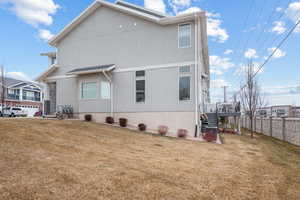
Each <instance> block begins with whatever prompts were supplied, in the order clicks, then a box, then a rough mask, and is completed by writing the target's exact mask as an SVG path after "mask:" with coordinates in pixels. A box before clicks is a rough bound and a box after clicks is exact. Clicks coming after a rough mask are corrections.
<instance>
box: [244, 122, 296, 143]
mask: <svg viewBox="0 0 300 200" xmlns="http://www.w3.org/2000/svg"><path fill="white" fill-rule="evenodd" d="M241 127H243V128H246V129H250V119H249V118H248V117H241ZM253 130H254V131H255V132H257V133H262V134H264V135H268V136H271V137H274V138H277V139H279V140H283V141H286V142H289V143H292V144H295V145H298V146H300V119H299V118H255V119H254V120H253Z"/></svg>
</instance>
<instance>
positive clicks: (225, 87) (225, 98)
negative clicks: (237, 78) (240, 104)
mask: <svg viewBox="0 0 300 200" xmlns="http://www.w3.org/2000/svg"><path fill="white" fill-rule="evenodd" d="M227 87H228V86H225V85H224V86H223V87H222V88H223V89H224V103H226V102H227V97H226V95H227V93H226V89H227Z"/></svg>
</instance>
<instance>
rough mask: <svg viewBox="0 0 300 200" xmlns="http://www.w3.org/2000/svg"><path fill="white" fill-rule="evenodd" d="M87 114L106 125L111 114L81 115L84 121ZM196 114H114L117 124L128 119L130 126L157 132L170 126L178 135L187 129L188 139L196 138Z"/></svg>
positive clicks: (171, 130)
mask: <svg viewBox="0 0 300 200" xmlns="http://www.w3.org/2000/svg"><path fill="white" fill-rule="evenodd" d="M85 114H91V115H92V119H93V121H95V122H100V123H104V122H105V118H106V117H107V116H110V113H80V114H79V118H80V119H82V120H83V119H84V115H85ZM194 116H195V113H194V112H132V113H121V112H120V113H114V119H115V122H118V119H119V118H121V117H122V118H126V119H127V120H128V125H130V126H134V127H137V126H138V124H140V123H144V124H146V125H147V130H148V131H150V132H157V130H158V126H160V125H164V126H168V128H169V132H170V133H173V134H174V135H176V133H177V130H178V129H182V128H183V129H187V130H188V137H194V134H195V120H194Z"/></svg>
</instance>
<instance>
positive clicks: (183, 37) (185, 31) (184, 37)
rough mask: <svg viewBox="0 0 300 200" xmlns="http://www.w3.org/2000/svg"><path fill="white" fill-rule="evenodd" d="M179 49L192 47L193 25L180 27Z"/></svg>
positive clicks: (181, 25)
mask: <svg viewBox="0 0 300 200" xmlns="http://www.w3.org/2000/svg"><path fill="white" fill-rule="evenodd" d="M178 47H179V48H188V47H191V24H180V25H179V26H178Z"/></svg>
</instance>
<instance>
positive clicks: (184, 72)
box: [179, 66, 191, 101]
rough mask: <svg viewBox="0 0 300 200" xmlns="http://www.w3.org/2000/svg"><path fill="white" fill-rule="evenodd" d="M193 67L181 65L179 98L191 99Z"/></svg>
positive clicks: (183, 99) (181, 99)
mask: <svg viewBox="0 0 300 200" xmlns="http://www.w3.org/2000/svg"><path fill="white" fill-rule="evenodd" d="M190 72H191V69H190V66H182V67H179V100H180V101H187V100H190V99H191V73H190Z"/></svg>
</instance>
